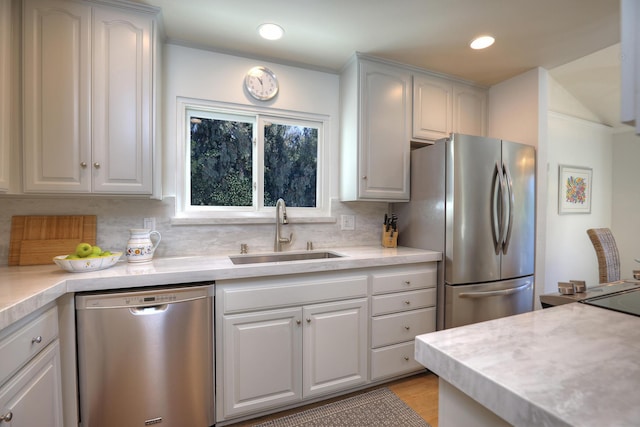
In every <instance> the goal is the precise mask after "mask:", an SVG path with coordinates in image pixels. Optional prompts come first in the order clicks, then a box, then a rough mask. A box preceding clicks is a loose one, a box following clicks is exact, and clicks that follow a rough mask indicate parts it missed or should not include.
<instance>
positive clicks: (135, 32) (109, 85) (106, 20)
mask: <svg viewBox="0 0 640 427" xmlns="http://www.w3.org/2000/svg"><path fill="white" fill-rule="evenodd" d="M152 30H153V20H152V19H151V18H150V17H148V16H139V15H136V14H133V13H127V14H123V13H122V12H119V11H114V10H111V9H102V8H95V9H94V15H93V35H94V38H93V120H92V127H93V156H92V173H93V191H94V192H107V193H120V194H123V193H124V194H126V193H137V194H150V193H151V177H152V171H151V167H152V158H151V155H152V152H151V138H152V129H151V124H152V118H151V114H152V112H151V106H152V98H151V97H152V94H151V84H152V72H153V70H152V59H153V58H152V42H153V37H152Z"/></svg>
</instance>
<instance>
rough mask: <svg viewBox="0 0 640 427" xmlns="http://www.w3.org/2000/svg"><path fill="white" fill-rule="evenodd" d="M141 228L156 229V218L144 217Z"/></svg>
mask: <svg viewBox="0 0 640 427" xmlns="http://www.w3.org/2000/svg"><path fill="white" fill-rule="evenodd" d="M143 228H147V229H149V230H155V229H156V219H155V218H153V217H152V218H145V219H144V226H143Z"/></svg>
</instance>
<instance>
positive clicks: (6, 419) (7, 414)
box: [0, 411, 13, 422]
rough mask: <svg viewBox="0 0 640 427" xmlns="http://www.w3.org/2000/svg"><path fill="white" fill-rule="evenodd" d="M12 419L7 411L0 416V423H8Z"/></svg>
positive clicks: (11, 414)
mask: <svg viewBox="0 0 640 427" xmlns="http://www.w3.org/2000/svg"><path fill="white" fill-rule="evenodd" d="M12 419H13V412H11V411H9V412H7V413H6V414H4V415H2V416H0V422H2V421H6V422H9V421H11V420H12Z"/></svg>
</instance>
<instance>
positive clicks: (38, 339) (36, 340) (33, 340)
mask: <svg viewBox="0 0 640 427" xmlns="http://www.w3.org/2000/svg"><path fill="white" fill-rule="evenodd" d="M41 342H42V337H41V336H40V335H38V336H37V337H35V338H31V344H40V343H41Z"/></svg>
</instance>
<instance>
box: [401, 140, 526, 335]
mask: <svg viewBox="0 0 640 427" xmlns="http://www.w3.org/2000/svg"><path fill="white" fill-rule="evenodd" d="M535 191H536V179H535V149H534V148H533V147H532V146H529V145H524V144H518V143H515V142H510V141H504V140H500V139H493V138H486V137H477V136H470V135H462V134H452V135H451V136H450V137H449V138H445V139H441V140H438V141H436V143H435V144H433V145H430V146H426V147H423V148H419V149H417V150H413V151H412V152H411V201H410V202H408V203H397V204H395V205H394V207H393V208H394V211H395V212H396V213H397V215H398V218H399V222H398V226H399V237H398V243H399V244H400V245H402V246H409V247H414V248H423V249H431V250H436V251H440V252H442V253H443V261H442V262H441V263H440V268H439V271H438V273H439V280H438V322H437V327H438V329H446V328H451V327H455V326H461V325H466V324H470V323H476V322H480V321H484V320H490V319H494V318H498V317H504V316H509V315H512V314H518V313H523V312H527V311H531V310H532V309H533V288H534V276H533V273H534V256H535Z"/></svg>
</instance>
